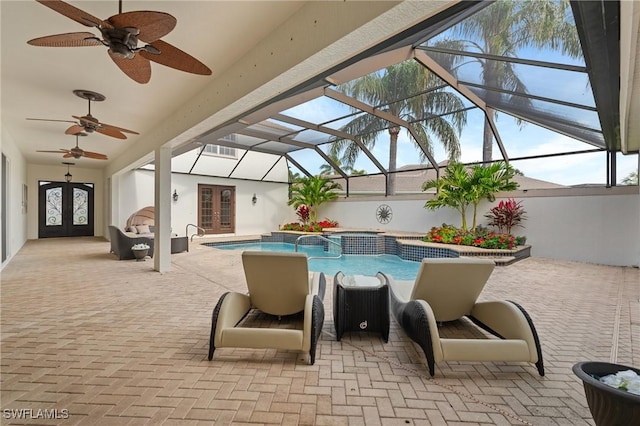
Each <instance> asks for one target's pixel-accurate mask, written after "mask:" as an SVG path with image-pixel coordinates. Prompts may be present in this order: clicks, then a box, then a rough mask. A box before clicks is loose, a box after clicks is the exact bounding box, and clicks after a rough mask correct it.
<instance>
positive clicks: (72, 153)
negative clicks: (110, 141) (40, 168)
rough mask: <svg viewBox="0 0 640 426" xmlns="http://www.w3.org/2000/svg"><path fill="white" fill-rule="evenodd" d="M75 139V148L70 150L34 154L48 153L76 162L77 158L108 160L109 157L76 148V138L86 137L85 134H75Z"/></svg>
mask: <svg viewBox="0 0 640 426" xmlns="http://www.w3.org/2000/svg"><path fill="white" fill-rule="evenodd" d="M74 136H75V137H76V146H75V147H73V148H71V149H64V148H60V149H59V150H57V151H40V150H38V151H36V152H46V153H50V154H63V155H62V158H75V159H76V160H77V159H79V158H83V157H84V158H92V159H94V160H108V159H109V157H107V156H106V155H105V154H100V153H99V152H91V151H85V150H84V149H82V148H80V147H79V146H78V137H79V136H87V134H86V133H76V134H75V135H74Z"/></svg>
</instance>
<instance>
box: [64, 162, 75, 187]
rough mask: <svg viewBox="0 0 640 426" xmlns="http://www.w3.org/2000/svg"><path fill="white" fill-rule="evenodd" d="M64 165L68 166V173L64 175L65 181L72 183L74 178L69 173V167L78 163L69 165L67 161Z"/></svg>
mask: <svg viewBox="0 0 640 426" xmlns="http://www.w3.org/2000/svg"><path fill="white" fill-rule="evenodd" d="M62 164H66V165H67V173H65V174H64V180H66V181H67V183H69V182H71V179H72V178H73V175H72V174H71V173H70V172H69V166H73V165H74V164H76V163H67V162H66V161H63V162H62Z"/></svg>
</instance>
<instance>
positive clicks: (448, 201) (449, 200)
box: [422, 161, 471, 231]
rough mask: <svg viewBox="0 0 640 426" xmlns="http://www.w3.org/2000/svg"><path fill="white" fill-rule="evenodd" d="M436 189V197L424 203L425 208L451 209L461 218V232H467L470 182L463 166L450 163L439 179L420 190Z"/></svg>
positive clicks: (431, 181) (426, 184) (425, 184)
mask: <svg viewBox="0 0 640 426" xmlns="http://www.w3.org/2000/svg"><path fill="white" fill-rule="evenodd" d="M432 188H437V192H438V195H437V196H436V197H435V198H432V199H430V200H429V201H427V202H426V203H425V205H424V206H425V207H426V208H427V209H430V210H436V209H439V208H441V207H451V208H453V209H455V210H457V211H458V213H460V216H461V217H462V230H463V231H466V230H467V208H468V207H469V204H471V197H470V194H471V180H470V179H469V172H468V171H467V168H466V167H465V165H464V164H462V163H458V162H455V161H454V162H450V163H449V164H448V165H447V167H446V169H445V171H444V174H443V176H441V177H440V179H433V180H429V181H427V182H425V183H424V184H423V185H422V190H423V191H426V190H427V189H432Z"/></svg>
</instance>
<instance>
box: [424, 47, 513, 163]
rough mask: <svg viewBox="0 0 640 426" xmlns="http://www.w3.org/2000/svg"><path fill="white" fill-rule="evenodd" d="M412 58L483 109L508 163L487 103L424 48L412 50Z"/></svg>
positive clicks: (503, 156) (505, 151)
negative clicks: (462, 83)
mask: <svg viewBox="0 0 640 426" xmlns="http://www.w3.org/2000/svg"><path fill="white" fill-rule="evenodd" d="M413 55H414V58H415V59H416V60H417V61H418V62H420V63H421V64H422V65H423V66H425V67H427V68H428V69H429V70H430V71H431V72H433V73H434V74H435V75H437V76H438V77H440V78H441V79H442V80H444V81H446V82H447V83H448V84H449V85H450V86H451V87H453V88H454V89H455V90H456V91H457V92H458V93H460V94H461V95H462V96H464V97H465V98H467V99H468V100H469V101H470V102H472V103H474V104H475V105H477V106H478V108H480V109H481V110H482V111H484V116H485V120H487V122H488V123H489V126H490V127H491V132H492V133H493V136H494V137H495V139H496V143H497V144H498V148H499V149H500V153H501V154H502V158H504V160H505V161H506V162H507V163H509V157H508V155H507V150H506V149H505V148H504V145H503V144H502V139H501V138H500V135H499V134H498V129H497V128H496V125H495V123H494V122H493V119H492V118H491V113H490V112H489V110H488V107H487V104H486V102H485V101H484V100H482V99H481V98H480V97H479V96H478V95H476V94H475V93H473V92H472V91H471V90H469V89H468V88H467V87H465V86H463V85H461V84H460V82H459V81H458V79H457V78H455V77H454V76H453V75H451V73H449V71H447V70H446V69H444V68H443V67H442V66H440V64H439V63H437V62H436V61H434V60H433V59H432V58H431V57H430V56H429V55H427V54H426V52H425V51H424V50H419V49H416V50H414V51H413Z"/></svg>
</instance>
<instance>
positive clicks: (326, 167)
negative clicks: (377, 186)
mask: <svg viewBox="0 0 640 426" xmlns="http://www.w3.org/2000/svg"><path fill="white" fill-rule="evenodd" d="M329 158H331V160H332V161H333V162H334V163H335V164H336V165H337V166H338V167H340V168H341V169H342V170H343V171H345V172H346V173H348V174H350V175H351V176H362V175H364V174H365V173H367V172H366V170H362V169H354V168H353V167H352V166H348V165H345V164H342V160H341V159H340V157H338V155H337V154H336V153H330V154H329ZM335 173H337V170H335V169H334V168H333V166H331V165H330V164H329V163H324V164H323V165H321V166H320V174H321V175H331V174H335Z"/></svg>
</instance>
